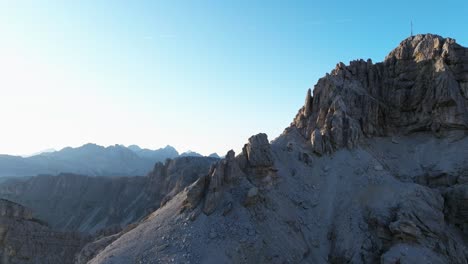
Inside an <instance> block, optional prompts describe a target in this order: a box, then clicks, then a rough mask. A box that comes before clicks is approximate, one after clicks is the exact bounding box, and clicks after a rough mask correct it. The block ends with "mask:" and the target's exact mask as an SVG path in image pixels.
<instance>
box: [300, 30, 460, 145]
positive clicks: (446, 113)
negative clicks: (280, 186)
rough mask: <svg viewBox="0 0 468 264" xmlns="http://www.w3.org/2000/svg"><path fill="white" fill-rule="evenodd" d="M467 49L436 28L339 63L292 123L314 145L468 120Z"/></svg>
mask: <svg viewBox="0 0 468 264" xmlns="http://www.w3.org/2000/svg"><path fill="white" fill-rule="evenodd" d="M467 69H468V49H466V48H464V47H462V46H460V45H458V44H457V43H456V42H455V40H453V39H450V38H442V37H440V36H436V35H431V34H427V35H417V36H414V37H411V38H408V39H406V40H404V41H403V42H401V43H400V45H399V46H398V47H397V48H396V49H395V50H393V51H392V52H390V54H389V55H388V56H387V57H386V59H385V61H384V62H381V63H376V64H374V63H372V61H370V60H367V61H364V60H357V61H352V62H351V63H350V65H348V66H346V65H345V64H343V63H339V64H338V65H337V66H336V68H335V69H334V70H333V71H332V72H331V73H330V74H327V76H326V77H324V78H321V79H320V80H319V81H318V83H317V84H316V85H315V87H314V91H313V96H311V95H310V90H309V91H308V93H307V96H306V104H305V105H304V107H303V108H302V109H301V110H300V111H299V113H298V115H297V116H296V118H295V120H294V122H293V123H292V127H296V128H298V129H299V131H300V133H301V134H302V135H303V136H304V137H305V138H307V139H310V141H311V144H312V145H313V147H314V151H315V152H316V153H319V154H321V153H323V152H328V153H330V152H333V151H334V150H336V149H339V148H342V147H348V148H352V147H354V146H356V145H357V144H358V143H359V141H360V140H361V139H363V138H365V137H371V136H391V135H404V134H408V133H410V132H416V131H432V132H434V133H441V132H444V131H447V130H452V129H466V128H468V114H467V113H468V111H467V108H468V70H467Z"/></svg>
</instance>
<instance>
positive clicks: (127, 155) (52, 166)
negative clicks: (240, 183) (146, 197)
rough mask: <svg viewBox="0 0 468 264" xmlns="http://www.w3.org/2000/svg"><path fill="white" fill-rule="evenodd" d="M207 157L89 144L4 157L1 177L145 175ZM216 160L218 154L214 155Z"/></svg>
mask: <svg viewBox="0 0 468 264" xmlns="http://www.w3.org/2000/svg"><path fill="white" fill-rule="evenodd" d="M179 156H183V157H190V156H194V157H203V155H201V154H199V153H196V152H192V151H188V152H185V153H182V154H179V152H178V151H177V150H176V149H175V148H174V147H172V146H166V147H164V148H160V149H156V150H151V149H144V148H140V147H139V146H137V145H131V146H128V147H125V146H123V145H114V146H109V147H103V146H99V145H96V144H86V145H83V146H81V147H78V148H71V147H66V148H64V149H62V150H60V151H51V152H41V153H39V154H37V155H33V156H29V157H20V156H11V155H0V177H18V176H35V175H39V174H48V175H56V174H59V173H76V174H82V175H89V176H143V175H146V174H147V173H148V172H149V171H151V170H152V168H153V167H154V164H155V163H156V162H159V161H165V160H166V159H168V158H176V157H179ZM210 156H211V157H216V156H215V155H213V154H212V155H210Z"/></svg>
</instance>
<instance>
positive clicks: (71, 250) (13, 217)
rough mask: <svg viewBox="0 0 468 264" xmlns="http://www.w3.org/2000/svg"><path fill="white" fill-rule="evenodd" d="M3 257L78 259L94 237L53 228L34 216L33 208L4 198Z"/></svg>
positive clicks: (14, 260) (15, 259)
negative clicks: (81, 251)
mask: <svg viewBox="0 0 468 264" xmlns="http://www.w3.org/2000/svg"><path fill="white" fill-rule="evenodd" d="M0 211H1V212H0V259H1V260H2V263H63V264H68V263H74V259H75V255H76V254H77V253H78V252H79V251H80V250H81V248H82V247H83V246H84V245H85V244H86V243H87V242H89V241H90V240H91V237H89V236H86V235H83V234H80V233H70V232H58V231H53V230H51V229H50V228H49V227H48V226H47V225H46V224H44V223H42V222H41V221H38V220H36V219H33V218H32V213H31V210H29V209H27V208H25V207H23V206H21V205H19V204H17V203H13V202H11V201H8V200H4V199H1V200H0Z"/></svg>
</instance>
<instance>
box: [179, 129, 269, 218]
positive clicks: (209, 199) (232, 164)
mask: <svg viewBox="0 0 468 264" xmlns="http://www.w3.org/2000/svg"><path fill="white" fill-rule="evenodd" d="M273 165H274V159H273V154H272V151H271V146H270V143H269V142H268V137H267V135H266V134H263V133H260V134H258V135H255V136H252V137H251V138H249V142H248V143H247V144H245V146H244V148H243V152H242V153H241V154H240V155H239V156H237V157H236V156H235V153H234V151H232V150H230V151H229V152H228V153H227V154H226V157H225V158H224V159H222V160H220V161H219V162H217V163H216V164H214V165H213V166H212V167H211V169H210V171H209V173H208V175H206V176H203V177H201V178H199V179H198V180H197V181H196V182H195V183H193V184H192V185H191V186H190V187H188V188H187V189H186V199H185V201H184V205H185V206H184V208H190V209H193V208H195V207H196V206H197V205H198V204H199V203H200V202H201V201H202V200H203V210H202V211H203V212H204V213H205V214H206V215H210V214H212V213H213V212H215V211H216V209H217V208H218V207H219V206H220V205H221V204H222V203H224V202H226V199H224V198H225V197H224V194H225V193H226V192H228V190H229V189H231V188H233V186H240V185H242V186H243V192H244V194H243V196H244V197H245V198H244V199H247V200H252V199H251V198H252V197H253V196H257V194H258V189H257V188H256V187H254V185H253V183H252V181H251V180H250V179H249V175H252V173H253V174H255V172H259V170H264V169H267V170H270V169H271V168H272V167H273ZM254 188H255V190H256V191H255V195H254V194H252V193H253V191H252V190H253V189H254ZM249 196H252V197H250V198H249ZM227 202H228V203H229V201H227ZM249 203H250V202H249ZM249 203H245V204H249Z"/></svg>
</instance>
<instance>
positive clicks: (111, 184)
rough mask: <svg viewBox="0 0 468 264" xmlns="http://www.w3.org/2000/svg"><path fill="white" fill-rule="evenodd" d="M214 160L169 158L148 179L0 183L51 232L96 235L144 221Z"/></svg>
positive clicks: (4, 193)
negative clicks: (111, 228)
mask: <svg viewBox="0 0 468 264" xmlns="http://www.w3.org/2000/svg"><path fill="white" fill-rule="evenodd" d="M216 161H218V159H215V158H206V157H183V158H177V159H174V160H167V161H166V162H165V163H157V164H156V165H155V166H154V170H153V171H152V172H150V173H149V174H148V175H147V176H145V177H89V176H83V175H74V174H60V175H57V176H46V175H44V176H36V177H32V178H29V179H26V180H22V179H14V180H10V181H7V182H4V183H2V184H0V197H2V198H6V199H9V200H12V201H15V202H18V203H21V204H24V205H25V206H27V207H29V208H32V209H33V210H34V213H35V214H34V217H36V218H38V219H42V220H44V221H46V222H47V223H49V224H50V226H51V227H52V228H53V229H56V230H62V231H81V232H91V233H95V232H98V231H100V230H102V229H104V230H106V229H108V228H110V227H116V226H117V227H119V228H124V227H125V226H127V225H128V224H130V223H134V222H136V221H139V220H141V219H142V218H143V217H145V216H146V215H148V214H149V213H151V212H153V211H154V210H156V209H157V208H159V207H160V206H161V204H164V203H165V202H167V201H168V200H170V199H171V198H172V197H173V196H174V195H175V194H177V193H179V192H180V191H182V190H183V189H184V188H185V187H186V186H189V185H190V184H191V183H193V182H194V181H196V180H197V179H198V178H199V177H200V176H201V175H205V174H206V172H207V171H208V169H209V168H210V166H211V164H213V163H214V162H216ZM103 194H105V195H104V196H103ZM1 211H2V208H1V207H0V213H1Z"/></svg>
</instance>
